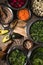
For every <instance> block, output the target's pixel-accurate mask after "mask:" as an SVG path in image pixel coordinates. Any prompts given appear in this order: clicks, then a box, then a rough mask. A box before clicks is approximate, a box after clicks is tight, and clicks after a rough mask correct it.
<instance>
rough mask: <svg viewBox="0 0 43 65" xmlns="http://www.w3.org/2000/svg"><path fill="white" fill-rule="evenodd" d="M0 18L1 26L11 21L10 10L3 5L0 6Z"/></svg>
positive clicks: (11, 14)
mask: <svg viewBox="0 0 43 65" xmlns="http://www.w3.org/2000/svg"><path fill="white" fill-rule="evenodd" d="M0 18H1V23H2V24H8V23H10V22H11V21H12V20H13V12H12V10H11V9H10V8H9V7H7V6H6V5H4V4H1V5H0Z"/></svg>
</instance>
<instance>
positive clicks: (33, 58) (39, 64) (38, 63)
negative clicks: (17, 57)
mask: <svg viewBox="0 0 43 65" xmlns="http://www.w3.org/2000/svg"><path fill="white" fill-rule="evenodd" d="M30 64H31V65H43V46H37V47H34V49H33V50H32V53H31V55H30Z"/></svg>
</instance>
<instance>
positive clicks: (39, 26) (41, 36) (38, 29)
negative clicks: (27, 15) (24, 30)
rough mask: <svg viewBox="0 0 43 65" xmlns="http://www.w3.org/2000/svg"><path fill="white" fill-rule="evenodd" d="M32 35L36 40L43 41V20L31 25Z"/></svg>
mask: <svg viewBox="0 0 43 65" xmlns="http://www.w3.org/2000/svg"><path fill="white" fill-rule="evenodd" d="M30 36H31V38H32V39H33V41H35V42H43V20H39V21H36V22H35V23H33V24H32V25H31V27H30Z"/></svg>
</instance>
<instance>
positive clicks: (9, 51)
mask: <svg viewBox="0 0 43 65" xmlns="http://www.w3.org/2000/svg"><path fill="white" fill-rule="evenodd" d="M16 49H17V50H19V51H21V52H23V53H24V55H25V56H26V59H25V60H26V61H25V63H24V65H26V64H27V53H26V51H24V50H23V49H21V48H20V47H12V48H10V49H9V50H8V52H7V56H6V59H7V63H8V64H9V65H12V64H11V62H10V61H9V56H10V54H11V53H12V51H14V50H16Z"/></svg>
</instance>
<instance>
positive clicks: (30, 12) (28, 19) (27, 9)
mask: <svg viewBox="0 0 43 65" xmlns="http://www.w3.org/2000/svg"><path fill="white" fill-rule="evenodd" d="M21 10H27V11H28V13H29V16H30V17H29V16H28V18H27V19H26V20H22V19H20V17H19V12H20V11H21ZM21 10H18V11H17V18H18V19H19V20H21V21H28V20H30V18H31V11H30V9H29V8H28V9H27V8H23V9H21Z"/></svg>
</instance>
